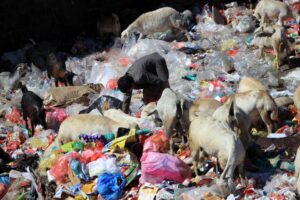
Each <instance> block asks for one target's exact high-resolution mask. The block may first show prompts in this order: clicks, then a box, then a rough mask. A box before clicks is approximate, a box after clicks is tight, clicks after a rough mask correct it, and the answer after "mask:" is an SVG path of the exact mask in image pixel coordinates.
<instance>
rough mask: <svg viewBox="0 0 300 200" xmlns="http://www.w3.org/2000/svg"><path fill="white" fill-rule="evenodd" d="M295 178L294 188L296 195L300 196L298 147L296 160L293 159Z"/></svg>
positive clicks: (299, 157)
mask: <svg viewBox="0 0 300 200" xmlns="http://www.w3.org/2000/svg"><path fill="white" fill-rule="evenodd" d="M294 163H295V176H296V179H297V183H296V188H297V191H298V193H299V194H300V178H299V175H300V147H298V150H297V154H296V158H295V162H294Z"/></svg>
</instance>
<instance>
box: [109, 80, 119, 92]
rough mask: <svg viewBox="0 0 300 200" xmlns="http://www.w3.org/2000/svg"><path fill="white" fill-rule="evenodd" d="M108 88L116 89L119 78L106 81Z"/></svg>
mask: <svg viewBox="0 0 300 200" xmlns="http://www.w3.org/2000/svg"><path fill="white" fill-rule="evenodd" d="M106 88H107V89H111V90H115V89H117V88H118V79H110V80H109V81H108V82H107V83H106Z"/></svg>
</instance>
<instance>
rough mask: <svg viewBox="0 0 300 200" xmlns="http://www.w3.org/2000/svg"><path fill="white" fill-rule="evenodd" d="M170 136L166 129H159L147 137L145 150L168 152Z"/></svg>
mask: <svg viewBox="0 0 300 200" xmlns="http://www.w3.org/2000/svg"><path fill="white" fill-rule="evenodd" d="M169 147H170V146H169V138H168V137H167V136H166V134H165V133H164V131H162V130H161V131H158V132H157V133H155V134H154V135H152V136H150V137H149V138H148V139H146V141H145V143H144V148H143V152H149V151H152V152H161V153H166V152H167V151H168V150H169Z"/></svg>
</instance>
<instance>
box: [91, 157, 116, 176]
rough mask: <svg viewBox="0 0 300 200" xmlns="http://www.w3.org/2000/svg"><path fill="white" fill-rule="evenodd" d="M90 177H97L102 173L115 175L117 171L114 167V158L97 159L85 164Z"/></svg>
mask: <svg viewBox="0 0 300 200" xmlns="http://www.w3.org/2000/svg"><path fill="white" fill-rule="evenodd" d="M87 168H88V171H89V175H90V177H93V176H98V175H100V174H102V173H105V172H108V173H116V172H118V171H119V169H118V167H117V165H116V158H99V159H98V160H95V161H93V162H90V163H89V164H87Z"/></svg>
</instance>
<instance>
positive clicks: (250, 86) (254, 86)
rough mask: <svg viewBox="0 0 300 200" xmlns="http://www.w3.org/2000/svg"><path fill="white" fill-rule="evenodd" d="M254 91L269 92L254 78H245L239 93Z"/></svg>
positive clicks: (240, 84) (241, 82) (240, 85)
mask: <svg viewBox="0 0 300 200" xmlns="http://www.w3.org/2000/svg"><path fill="white" fill-rule="evenodd" d="M252 90H263V91H268V90H267V88H266V87H265V86H264V85H263V84H262V83H261V82H259V81H258V80H256V79H255V78H253V77H248V76H244V77H243V78H242V79H241V81H240V83H239V87H238V90H237V92H238V93H241V92H248V91H252Z"/></svg>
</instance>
